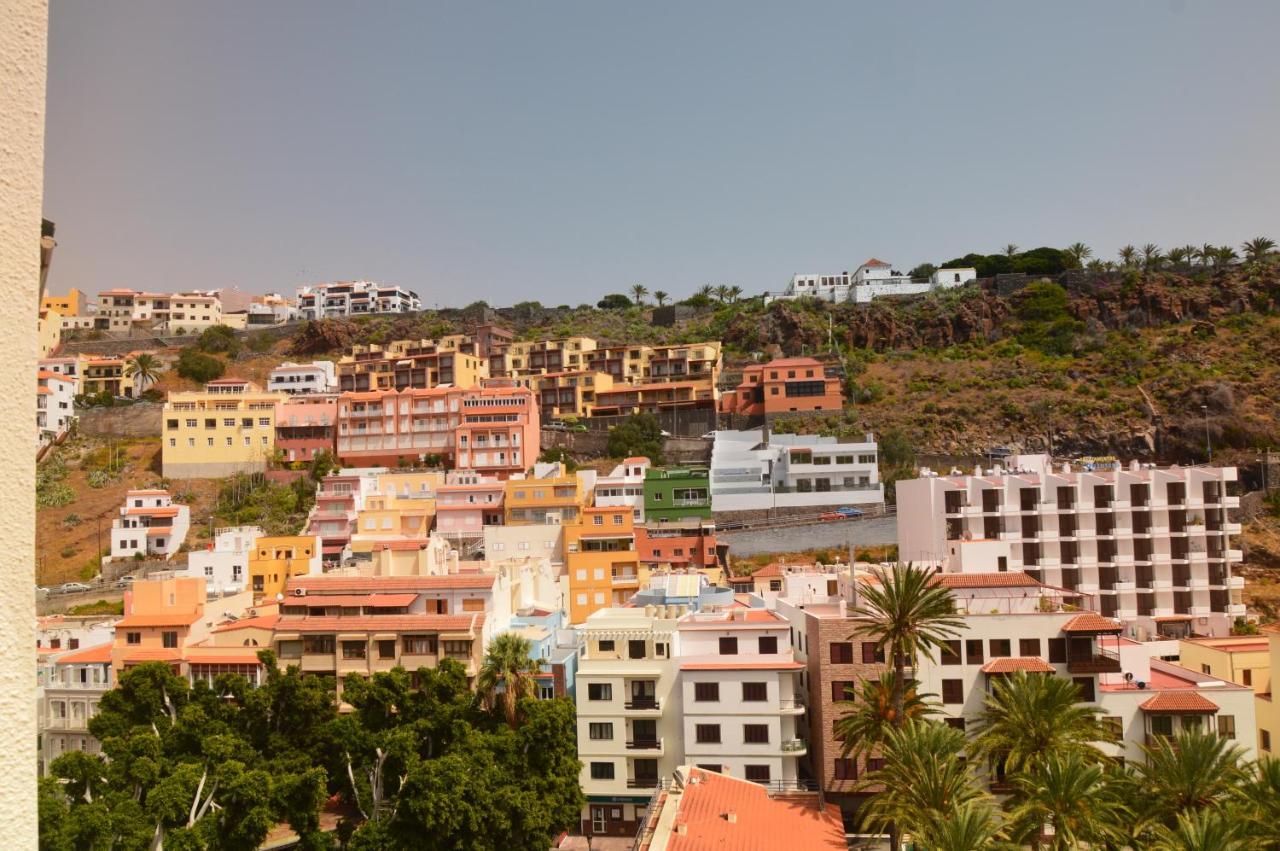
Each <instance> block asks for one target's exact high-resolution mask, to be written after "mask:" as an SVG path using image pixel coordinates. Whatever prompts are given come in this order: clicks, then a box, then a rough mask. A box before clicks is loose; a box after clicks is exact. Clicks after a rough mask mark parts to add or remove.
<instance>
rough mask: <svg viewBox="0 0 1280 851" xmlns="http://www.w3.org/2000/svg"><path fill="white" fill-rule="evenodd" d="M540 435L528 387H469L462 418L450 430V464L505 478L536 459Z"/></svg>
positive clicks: (463, 400)
mask: <svg viewBox="0 0 1280 851" xmlns="http://www.w3.org/2000/svg"><path fill="white" fill-rule="evenodd" d="M541 436H542V432H541V425H540V418H539V415H538V404H537V399H536V397H535V396H534V393H533V391H532V390H529V389H528V388H527V387H515V386H505V387H498V386H492V385H491V386H488V387H484V388H481V389H475V390H469V391H467V392H466V393H465V394H464V395H463V397H462V419H461V422H459V423H458V427H457V428H456V429H455V430H454V448H453V464H454V466H456V467H457V468H458V469H462V470H475V471H476V472H478V473H483V474H486V475H490V476H494V477H496V478H498V479H508V478H510V477H511V476H512V475H513V474H515V473H523V472H524V471H525V470H527V469H528V468H530V467H532V466H533V464H534V462H535V461H537V460H538V454H539V453H540V452H541V451H542V447H541Z"/></svg>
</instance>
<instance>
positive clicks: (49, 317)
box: [36, 310, 62, 358]
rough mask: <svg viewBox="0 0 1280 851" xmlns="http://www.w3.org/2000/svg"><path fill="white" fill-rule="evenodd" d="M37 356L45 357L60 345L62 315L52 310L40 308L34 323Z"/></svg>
mask: <svg viewBox="0 0 1280 851" xmlns="http://www.w3.org/2000/svg"><path fill="white" fill-rule="evenodd" d="M36 339H37V345H38V350H39V352H40V354H39V357H42V358H47V357H49V355H51V354H53V353H54V352H55V351H57V349H58V346H60V345H62V315H61V314H60V313H57V312H56V311H53V310H41V311H40V318H39V319H38V320H37V324H36Z"/></svg>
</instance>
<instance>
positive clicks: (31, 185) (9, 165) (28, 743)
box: [0, 0, 49, 849]
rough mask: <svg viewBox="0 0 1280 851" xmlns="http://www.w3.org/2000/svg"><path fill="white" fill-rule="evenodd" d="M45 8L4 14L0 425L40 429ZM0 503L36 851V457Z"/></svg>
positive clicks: (4, 688)
mask: <svg viewBox="0 0 1280 851" xmlns="http://www.w3.org/2000/svg"><path fill="white" fill-rule="evenodd" d="M48 28H49V8H48V4H47V2H46V0H6V2H5V3H4V4H3V5H0V57H2V58H0V115H3V116H4V121H0V158H3V162H4V167H3V169H0V292H3V293H4V295H5V297H4V299H3V300H0V324H3V325H4V327H5V328H7V329H8V331H9V333H7V334H5V335H4V340H3V342H2V343H0V347H2V350H3V353H4V357H0V416H2V417H3V419H4V421H6V422H9V423H29V422H31V387H32V385H33V384H34V382H35V372H36V363H35V362H36V356H37V352H36V325H37V314H38V310H37V308H38V306H39V301H40V219H41V213H42V206H43V203H44V197H43V182H44V114H45V108H44V91H45V74H46V70H47V67H46V62H47V55H48ZM7 461H8V463H7V464H6V466H5V474H6V476H7V479H6V486H5V488H4V491H3V493H2V494H0V507H2V508H3V511H2V512H0V517H3V520H0V524H3V525H0V535H2V536H3V540H4V547H3V549H2V550H0V553H3V554H2V555H0V623H4V625H5V629H4V631H3V632H2V633H0V659H3V660H4V664H3V665H0V718H3V719H4V724H3V725H0V824H4V837H5V838H4V845H5V847H6V848H14V849H18V848H35V847H36V846H37V828H36V770H37V769H36V756H37V755H36V747H35V745H36V702H35V700H33V699H32V698H33V697H34V694H33V691H34V686H35V683H36V660H35V653H34V652H32V650H33V648H34V647H35V639H36V635H35V633H36V625H35V619H36V599H35V573H34V570H35V563H36V558H35V527H36V516H35V515H36V511H35V509H36V503H35V500H34V499H32V494H33V493H34V492H35V476H36V464H35V453H34V452H14V453H12V454H11V455H10V456H9V458H8V459H7Z"/></svg>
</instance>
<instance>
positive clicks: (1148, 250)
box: [1142, 242, 1164, 269]
mask: <svg viewBox="0 0 1280 851" xmlns="http://www.w3.org/2000/svg"><path fill="white" fill-rule="evenodd" d="M1163 259H1164V255H1163V254H1161V253H1160V246H1158V245H1156V244H1155V243H1154V242H1148V243H1147V244H1146V245H1144V246H1142V265H1143V266H1144V267H1145V268H1147V269H1155V268H1156V267H1158V266H1159V265H1160V261H1161V260H1163Z"/></svg>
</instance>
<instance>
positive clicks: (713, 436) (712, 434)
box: [702, 431, 716, 440]
mask: <svg viewBox="0 0 1280 851" xmlns="http://www.w3.org/2000/svg"><path fill="white" fill-rule="evenodd" d="M702 439H703V440H715V439H716V433H715V432H714V431H709V432H707V433H706V434H704V435H703V436H702Z"/></svg>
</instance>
